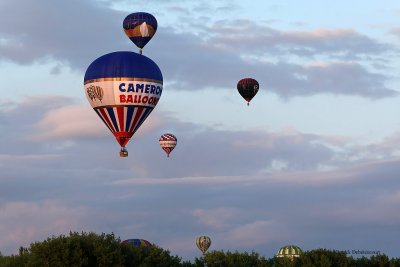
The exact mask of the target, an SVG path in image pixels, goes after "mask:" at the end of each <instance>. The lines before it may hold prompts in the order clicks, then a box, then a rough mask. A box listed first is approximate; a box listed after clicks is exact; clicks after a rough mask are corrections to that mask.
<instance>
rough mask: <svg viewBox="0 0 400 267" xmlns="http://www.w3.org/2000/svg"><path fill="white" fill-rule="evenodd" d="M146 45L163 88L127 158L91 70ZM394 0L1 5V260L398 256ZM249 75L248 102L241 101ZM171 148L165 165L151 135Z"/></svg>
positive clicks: (399, 7) (399, 63)
mask: <svg viewBox="0 0 400 267" xmlns="http://www.w3.org/2000/svg"><path fill="white" fill-rule="evenodd" d="M138 11H145V12H149V13H152V14H153V15H154V16H155V17H156V18H157V20H158V29H157V32H156V35H155V36H154V37H153V39H152V40H151V41H150V42H149V43H148V44H147V45H146V47H145V48H144V54H145V55H146V56H148V57H150V58H151V59H152V60H154V61H155V62H156V63H157V65H158V66H159V67H160V69H161V71H162V73H163V77H164V90H163V95H162V97H161V99H160V102H159V103H158V105H157V107H156V108H155V109H154V111H153V112H152V113H151V115H150V116H149V117H148V119H147V120H146V121H145V123H144V124H143V125H142V126H141V128H140V129H139V131H138V132H137V133H136V134H135V136H134V137H133V139H132V140H131V141H130V143H129V144H128V146H127V148H128V150H129V157H128V158H119V154H118V152H119V146H118V144H117V142H116V141H115V139H114V137H113V136H112V135H111V133H110V132H109V130H108V128H107V127H106V126H105V125H104V124H103V123H102V121H101V120H100V119H99V118H98V117H97V115H96V114H95V112H94V111H93V110H92V108H91V107H90V105H89V103H87V101H86V97H85V94H84V90H83V76H84V73H85V70H86V68H87V67H88V66H89V64H90V63H91V62H92V61H93V60H95V59H96V58H98V57H99V56H101V55H103V54H106V53H109V52H113V51H135V52H137V51H138V49H137V48H136V47H135V46H134V45H133V44H132V43H131V42H130V41H129V39H128V38H127V37H126V36H125V34H124V32H123V30H122V21H123V19H124V18H125V17H126V16H127V15H128V14H130V13H132V12H138ZM399 15H400V3H397V2H396V1H391V0H383V1H379V3H378V2H377V1H373V0H367V1H365V0H363V1H361V0H360V1H358V0H356V1H352V3H351V5H350V4H349V3H348V1H344V0H340V1H334V2H332V3H326V1H317V0H303V1H301V4H300V3H299V2H298V1H290V0H271V1H264V0H255V1H240V0H234V1H232V0H218V1H203V0H199V1H192V0H190V1H189V0H182V1H168V0H158V1H157V0H148V1H132V0H129V1H128V0H127V1H124V0H114V1H112V0H85V1H81V0H70V1H63V0H56V1H55V0H41V1H34V0H0V80H1V83H0V84H1V85H0V92H1V95H2V97H1V98H0V129H1V131H0V135H1V138H0V171H1V173H0V177H1V179H0V235H1V236H2V238H0V251H1V252H2V253H3V254H6V255H9V254H11V253H17V252H18V248H19V247H20V246H29V244H30V243H31V242H34V241H41V240H44V239H46V238H47V237H49V236H52V235H59V234H68V233H69V231H79V232H80V231H86V232H89V231H94V232H97V233H102V232H105V233H111V232H113V233H115V234H116V235H117V236H119V237H120V238H121V239H122V240H124V239H128V238H143V239H146V240H149V241H150V242H152V243H155V244H157V245H159V246H161V247H163V248H165V249H169V250H170V251H171V252H172V254H177V255H179V256H181V257H183V258H184V259H189V260H193V259H194V257H195V256H200V252H199V251H198V250H197V248H196V246H195V238H196V236H198V235H208V236H210V237H211V239H212V245H211V248H210V249H216V250H221V249H224V250H231V251H235V250H238V251H249V252H251V251H252V250H255V251H257V252H259V253H260V254H261V255H264V256H266V257H272V256H273V255H274V254H275V253H276V252H277V251H278V249H279V248H280V247H282V246H284V245H287V244H295V245H298V246H300V247H301V248H302V249H303V250H311V249H316V248H321V247H324V248H329V249H338V250H353V249H354V250H357V249H358V250H380V251H381V252H382V253H385V254H387V255H389V256H390V257H400V252H399V250H398V247H399V241H398V240H399V239H400V213H399V203H400V180H399V179H400V177H399V173H400V149H399V147H400V116H399V115H400V108H399V102H400V96H399V93H400V89H399V85H400V75H399V71H398V70H399V67H400V54H399V51H400V50H399V44H400V19H399ZM244 77H252V78H255V79H257V80H258V81H259V83H260V90H259V92H258V94H257V96H256V97H255V98H254V99H253V100H252V102H251V104H250V106H249V107H248V106H247V105H246V102H245V100H244V99H242V98H241V96H240V95H239V93H238V92H237V89H236V83H237V81H238V80H240V79H242V78H244ZM167 132H171V133H173V134H174V135H176V136H177V138H178V145H177V147H176V148H175V150H174V151H173V152H172V153H171V155H170V157H169V158H167V157H166V155H165V153H164V151H163V150H162V149H161V148H160V146H159V144H158V139H159V137H160V136H161V135H162V134H164V133H167Z"/></svg>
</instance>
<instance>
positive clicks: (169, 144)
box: [159, 133, 178, 157]
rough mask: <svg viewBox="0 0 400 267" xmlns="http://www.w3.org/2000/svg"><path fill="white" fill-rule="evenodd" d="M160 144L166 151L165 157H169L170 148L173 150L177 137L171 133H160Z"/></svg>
mask: <svg viewBox="0 0 400 267" xmlns="http://www.w3.org/2000/svg"><path fill="white" fill-rule="evenodd" d="M159 141H160V146H161V148H162V149H163V150H164V151H165V153H167V157H169V154H170V153H171V151H172V150H174V148H175V146H176V144H177V142H178V139H177V138H176V136H175V135H173V134H171V133H166V134H163V135H161V137H160V140H159Z"/></svg>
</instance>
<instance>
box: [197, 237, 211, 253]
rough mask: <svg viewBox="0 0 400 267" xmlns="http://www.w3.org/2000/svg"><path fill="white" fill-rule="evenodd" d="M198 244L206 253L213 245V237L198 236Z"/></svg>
mask: <svg viewBox="0 0 400 267" xmlns="http://www.w3.org/2000/svg"><path fill="white" fill-rule="evenodd" d="M196 245H197V247H198V248H199V249H200V251H201V252H202V253H203V254H204V253H206V251H207V250H208V248H209V247H210V246H211V239H210V238H209V237H208V236H199V237H197V238H196Z"/></svg>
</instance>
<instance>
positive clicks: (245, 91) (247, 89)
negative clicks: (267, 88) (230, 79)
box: [236, 78, 260, 105]
mask: <svg viewBox="0 0 400 267" xmlns="http://www.w3.org/2000/svg"><path fill="white" fill-rule="evenodd" d="M236 88H237V90H238V91H239V94H240V95H241V96H242V97H243V98H244V99H245V100H246V101H247V105H249V104H250V101H251V99H253V97H254V96H255V95H256V94H257V92H258V89H259V88H260V85H259V84H258V82H257V81H256V80H255V79H253V78H244V79H241V80H240V81H239V82H238V83H237V86H236Z"/></svg>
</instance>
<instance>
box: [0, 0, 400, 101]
mask: <svg viewBox="0 0 400 267" xmlns="http://www.w3.org/2000/svg"><path fill="white" fill-rule="evenodd" d="M170 4H171V5H172V6H174V5H175V4H174V3H170ZM168 5H169V4H168ZM24 6H25V8H24V10H25V11H24V10H21V9H20V8H19V5H18V2H15V1H10V0H8V1H5V2H4V1H3V3H2V8H1V11H0V15H1V17H2V20H3V23H2V25H3V26H0V39H1V40H2V41H1V42H0V54H1V55H2V56H1V58H2V59H3V60H11V61H14V62H18V63H20V64H32V63H34V62H40V61H49V60H54V61H57V67H56V68H55V69H53V70H52V73H58V75H60V73H59V71H60V67H61V64H65V65H68V66H70V67H72V68H73V69H74V70H77V71H79V72H82V71H84V70H85V69H86V68H87V66H88V65H89V64H90V63H91V62H92V61H93V60H94V59H95V58H97V57H99V56H100V55H103V54H105V53H109V52H112V51H116V50H132V44H131V43H130V42H129V40H128V39H127V38H126V36H124V34H123V32H122V30H121V21H122V20H123V18H124V17H125V16H126V13H125V12H123V11H118V10H116V9H113V8H111V7H110V3H108V2H101V1H86V2H81V1H76V0H74V1H72V2H71V1H69V2H63V3H57V4H55V3H54V2H52V1H41V2H40V3H36V2H34V1H32V0H29V1H27V2H26V3H24ZM217 6H219V5H217ZM220 6H224V3H221V4H220ZM232 8H234V7H232ZM59 10H63V12H59ZM28 11H29V12H28ZM21 12H22V13H21ZM26 12H28V13H26ZM171 12H177V11H171ZM189 12H195V11H189ZM16 13H18V14H20V15H19V16H14V15H13V14H16ZM70 14H74V19H71V17H70ZM177 14H179V12H177ZM21 17H23V18H24V19H23V20H21V19H20V18H21ZM25 21H34V23H28V24H27V23H25ZM182 21H185V20H182ZM6 25H13V27H9V26H6ZM167 25H168V24H166V25H165V26H164V25H163V24H161V25H159V29H158V31H157V35H156V36H155V38H154V41H152V43H151V45H148V46H147V47H146V49H145V54H146V55H148V56H150V57H151V58H152V59H154V60H155V61H156V62H157V63H158V64H159V65H160V67H161V69H162V70H163V72H164V77H166V83H167V84H169V87H170V88H171V89H180V90H199V89H204V88H210V87H211V88H223V89H227V88H233V87H235V86H236V82H237V81H238V80H239V79H240V78H242V77H244V76H249V75H250V76H253V77H255V78H256V79H257V80H259V82H260V83H261V84H262V85H264V86H266V87H268V88H269V90H270V91H272V92H274V93H276V94H277V95H279V96H281V97H282V98H285V99H289V98H291V97H295V96H312V95H315V94H322V93H330V94H340V95H356V96H361V97H366V98H370V99H380V98H384V97H393V96H396V95H397V91H395V90H393V89H391V88H388V87H387V86H386V85H385V83H386V82H387V81H388V80H389V79H391V77H389V76H388V75H387V74H382V73H379V70H376V69H374V68H371V66H369V65H371V64H369V63H368V62H372V63H375V64H379V65H380V66H382V65H387V66H389V65H390V62H389V61H390V60H388V59H387V58H388V57H385V55H386V53H389V52H393V51H394V48H393V47H392V46H390V45H389V44H383V43H380V42H379V41H377V40H374V39H372V38H370V37H368V36H365V35H362V34H360V33H357V32H356V31H354V30H353V29H325V28H320V29H316V30H311V31H293V30H291V31H284V30H279V29H274V28H271V27H270V26H268V25H265V24H263V22H254V21H250V20H219V21H218V22H215V23H214V22H213V23H211V24H201V25H190V27H185V25H183V27H182V25H180V26H179V25H178V26H173V27H172V26H167ZM186 26H187V25H186ZM77 40H79V41H78V42H79V48H78V49H75V47H76V43H77ZM134 50H135V49H134ZM299 58H300V59H299ZM315 61H317V62H323V63H324V64H323V65H324V66H316V65H310V63H313V62H315ZM373 65H374V64H372V66H373ZM374 71H375V72H374Z"/></svg>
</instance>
